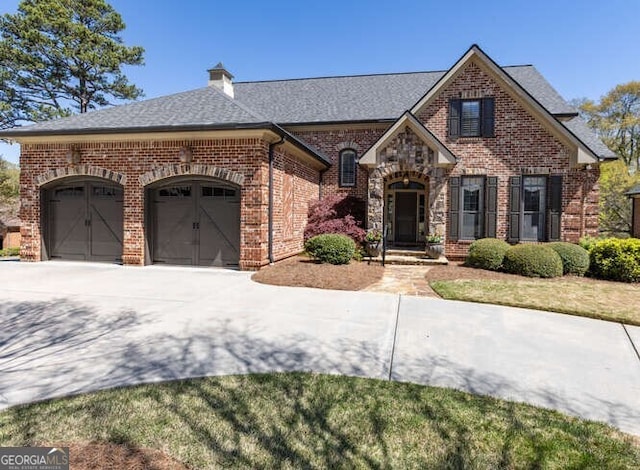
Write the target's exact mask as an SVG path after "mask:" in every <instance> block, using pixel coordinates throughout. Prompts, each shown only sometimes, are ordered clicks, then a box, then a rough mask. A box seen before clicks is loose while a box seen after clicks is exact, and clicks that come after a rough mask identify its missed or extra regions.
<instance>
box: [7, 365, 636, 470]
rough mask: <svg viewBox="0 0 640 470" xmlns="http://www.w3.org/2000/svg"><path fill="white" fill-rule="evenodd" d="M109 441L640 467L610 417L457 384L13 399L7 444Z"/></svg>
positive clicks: (371, 461)
mask: <svg viewBox="0 0 640 470" xmlns="http://www.w3.org/2000/svg"><path fill="white" fill-rule="evenodd" d="M55 441H57V442H72V441H84V442H87V441H99V442H114V443H121V444H127V445H129V446H133V447H149V448H155V449H162V450H164V451H165V452H167V453H168V454H170V455H171V456H173V457H174V458H176V459H177V460H179V461H181V462H184V463H185V464H186V465H187V466H189V467H191V468H198V469H201V468H202V469H204V468H220V467H230V468H401V469H406V468H420V469H422V468H455V469H462V468H478V469H488V468H491V469H493V468H505V469H507V468H508V469H511V468H550V469H565V468H593V469H604V468H607V469H612V468H618V469H623V468H629V469H636V468H638V467H639V466H640V446H639V445H638V441H637V440H636V439H634V438H631V437H630V436H627V435H624V434H621V433H620V432H617V431H616V430H614V429H613V428H611V427H608V426H606V425H603V424H598V423H593V422H586V421H581V420H578V419H575V418H570V417H567V416H564V415H562V414H560V413H557V412H554V411H549V410H543V409H539V408H535V407H532V406H528V405H522V404H515V403H511V402H507V401H502V400H497V399H493V398H487V397H477V396H473V395H470V394H467V393H461V392H456V391H451V390H446V389H438V388H430V387H422V386H418V385H413V384H406V383H394V382H384V381H377V380H368V379H355V378H348V377H339V376H325V375H313V374H265V375H249V376H231V377H219V378H207V379H199V380H189V381H183V382H173V383H166V384H154V385H143V386H138V387H133V388H127V389H116V390H109V391H102V392H98V393H93V394H88V395H82V396H78V397H72V398H67V399H59V400H52V401H48V402H43V403H38V404H33V405H28V406H21V407H14V408H11V409H9V410H7V411H5V412H3V413H0V446H12V445H13V446H15V445H28V444H32V443H40V444H46V443H47V442H55Z"/></svg>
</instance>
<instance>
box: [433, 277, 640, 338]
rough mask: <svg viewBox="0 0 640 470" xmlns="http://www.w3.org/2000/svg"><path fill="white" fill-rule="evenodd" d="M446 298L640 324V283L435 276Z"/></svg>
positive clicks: (434, 287) (436, 288) (440, 293)
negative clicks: (449, 278)
mask: <svg viewBox="0 0 640 470" xmlns="http://www.w3.org/2000/svg"><path fill="white" fill-rule="evenodd" d="M430 285H431V288H432V289H433V290H434V291H436V292H437V293H438V295H440V296H441V297H442V298H444V299H450V300H465V301H470V302H481V303H489V304H498V305H509V306H512V307H524V308H533V309H538V310H548V311H551V312H560V313H569V314H572V315H579V316H584V317H590V318H598V319H601V320H610V321H616V322H624V323H627V324H630V325H639V326H640V309H638V305H640V285H639V284H626V283H621V282H610V281H596V280H592V279H583V278H578V277H564V278H561V279H522V280H504V279H500V280H498V279H495V280H492V279H458V280H440V281H438V280H435V281H432V282H431V283H430Z"/></svg>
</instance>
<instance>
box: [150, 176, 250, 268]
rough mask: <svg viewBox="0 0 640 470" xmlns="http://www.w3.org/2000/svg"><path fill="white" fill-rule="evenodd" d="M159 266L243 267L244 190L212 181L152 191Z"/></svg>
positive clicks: (156, 254) (178, 184)
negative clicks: (241, 254) (241, 206)
mask: <svg viewBox="0 0 640 470" xmlns="http://www.w3.org/2000/svg"><path fill="white" fill-rule="evenodd" d="M151 204H152V207H151V210H152V230H153V233H152V237H151V238H152V246H153V251H152V257H153V262H154V263H167V264H181V265H192V266H220V267H225V266H226V267H235V266H238V262H239V259H240V189H238V188H235V187H231V186H227V185H224V184H220V183H212V182H207V181H186V182H184V181H183V182H179V183H175V184H169V185H165V186H162V187H160V188H157V189H154V190H152V192H151Z"/></svg>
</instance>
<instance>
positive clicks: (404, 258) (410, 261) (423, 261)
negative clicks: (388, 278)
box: [364, 251, 449, 266]
mask: <svg viewBox="0 0 640 470" xmlns="http://www.w3.org/2000/svg"><path fill="white" fill-rule="evenodd" d="M364 260H365V261H368V260H369V258H368V257H365V258H364ZM371 261H373V262H374V263H382V256H376V257H375V258H371ZM384 261H385V264H404V265H415V266H438V265H443V264H449V260H448V259H447V258H446V257H445V256H441V257H440V258H438V259H433V258H429V257H427V256H426V255H425V254H424V253H421V254H420V255H419V256H411V255H396V254H393V255H392V254H389V252H388V251H387V256H386V257H385V260H384Z"/></svg>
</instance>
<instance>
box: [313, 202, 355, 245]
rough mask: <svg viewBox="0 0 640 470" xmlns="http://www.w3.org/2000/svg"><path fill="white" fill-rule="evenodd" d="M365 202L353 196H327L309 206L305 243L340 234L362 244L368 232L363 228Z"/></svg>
mask: <svg viewBox="0 0 640 470" xmlns="http://www.w3.org/2000/svg"><path fill="white" fill-rule="evenodd" d="M363 219H364V201H362V200H361V199H358V198H355V197H352V196H338V195H332V196H327V197H324V198H322V199H320V200H319V201H316V202H313V203H312V204H310V205H309V217H308V220H307V227H306V228H305V229H304V240H305V242H306V241H307V240H309V239H310V238H311V237H315V236H316V235H322V234H324V233H340V234H342V235H346V236H348V237H351V238H353V239H354V240H355V241H356V242H358V243H362V241H363V240H364V237H365V235H366V232H365V231H364V229H363V228H362V220H363Z"/></svg>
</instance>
